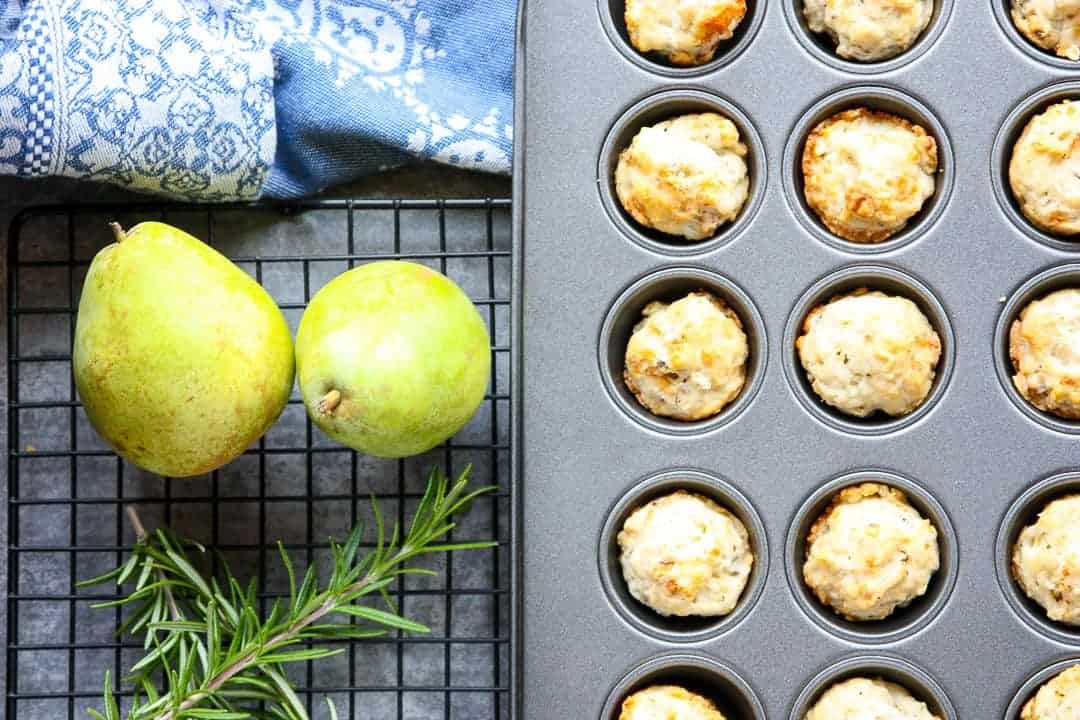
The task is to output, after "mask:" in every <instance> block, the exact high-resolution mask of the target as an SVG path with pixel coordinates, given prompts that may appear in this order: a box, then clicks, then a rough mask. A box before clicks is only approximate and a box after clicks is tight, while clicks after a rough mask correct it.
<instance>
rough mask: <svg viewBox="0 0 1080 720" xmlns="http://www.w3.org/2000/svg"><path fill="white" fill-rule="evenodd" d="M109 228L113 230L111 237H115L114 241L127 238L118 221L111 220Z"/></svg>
mask: <svg viewBox="0 0 1080 720" xmlns="http://www.w3.org/2000/svg"><path fill="white" fill-rule="evenodd" d="M109 228H110V229H111V230H112V231H113V237H115V238H116V242H124V240H126V239H127V233H126V232H124V228H122V227H120V223H118V222H111V223H109Z"/></svg>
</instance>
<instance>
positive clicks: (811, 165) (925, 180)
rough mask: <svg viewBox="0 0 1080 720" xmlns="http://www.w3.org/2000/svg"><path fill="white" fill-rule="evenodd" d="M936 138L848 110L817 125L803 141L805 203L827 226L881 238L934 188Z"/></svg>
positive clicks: (864, 239) (900, 122) (858, 238)
mask: <svg viewBox="0 0 1080 720" xmlns="http://www.w3.org/2000/svg"><path fill="white" fill-rule="evenodd" d="M937 168H938V158H937V143H936V142H935V141H934V138H933V137H932V136H930V135H929V134H927V132H926V130H925V129H923V128H922V127H920V126H919V125H916V124H914V123H912V122H910V121H908V120H906V119H905V118H902V117H899V116H897V115H892V114H890V113H885V112H879V111H877V110H870V109H869V108H864V107H861V108H853V109H850V110H843V111H841V112H839V113H837V114H835V115H833V116H832V117H829V118H827V119H825V120H823V121H822V122H820V123H818V124H817V126H815V127H814V129H813V130H812V131H810V134H809V136H807V138H806V144H805V145H804V147H803V155H802V172H803V188H804V194H805V197H806V203H807V205H809V206H810V209H811V210H813V211H814V212H815V213H816V214H817V216H818V217H819V218H821V222H823V223H824V224H825V227H827V228H828V229H829V230H830V231H831V232H833V233H834V234H836V235H838V236H840V237H842V238H844V239H845V240H850V241H852V242H857V243H876V242H881V241H883V240H887V239H888V238H890V237H892V236H893V235H895V234H896V233H898V232H900V231H901V230H903V229H904V226H906V225H907V222H908V220H910V219H911V218H912V216H914V215H915V214H916V213H917V212H919V210H921V209H922V206H923V203H924V202H926V200H927V198H929V197H930V196H931V195H933V194H934V186H935V174H936V173H937Z"/></svg>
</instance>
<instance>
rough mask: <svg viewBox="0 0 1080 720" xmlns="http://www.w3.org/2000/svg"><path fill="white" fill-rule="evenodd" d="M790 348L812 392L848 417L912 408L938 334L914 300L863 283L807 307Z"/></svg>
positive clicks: (926, 382)
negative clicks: (845, 292) (871, 289)
mask: <svg viewBox="0 0 1080 720" xmlns="http://www.w3.org/2000/svg"><path fill="white" fill-rule="evenodd" d="M795 348H796V351H797V352H798V354H799V361H800V362H801V363H802V366H803V369H804V370H805V371H806V375H807V378H808V379H809V381H810V385H811V387H813V389H814V392H815V393H817V395H818V397H820V398H821V399H822V400H823V401H824V402H825V403H826V404H828V405H830V406H832V407H834V408H836V409H837V410H839V411H841V412H843V413H845V414H847V415H853V416H855V417H867V416H869V415H872V414H873V413H875V412H882V413H884V414H886V415H890V416H894V417H899V416H902V415H907V414H908V413H911V412H912V411H914V410H915V409H916V408H918V407H919V406H920V405H922V404H923V401H925V400H926V397H927V395H929V394H930V389H931V387H932V386H933V383H934V376H935V374H936V368H937V364H938V359H939V358H940V357H941V339H940V338H939V337H938V334H937V332H936V331H935V330H934V328H933V326H932V325H931V324H930V321H929V320H927V318H926V315H924V314H923V312H922V311H921V310H920V309H919V307H918V306H917V305H916V304H915V303H913V302H912V301H911V300H908V299H907V298H905V297H900V296H898V295H886V294H885V293H883V292H880V291H877V290H874V291H870V290H867V289H865V288H863V289H859V290H856V291H854V292H852V293H848V294H845V295H839V296H837V297H834V298H832V299H831V300H829V301H828V302H827V303H825V304H823V305H818V306H817V307H815V308H814V309H813V310H811V311H810V314H809V315H807V317H806V320H805V322H804V323H803V334H802V335H801V336H800V337H799V338H798V339H796V341H795Z"/></svg>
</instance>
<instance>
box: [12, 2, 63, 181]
mask: <svg viewBox="0 0 1080 720" xmlns="http://www.w3.org/2000/svg"><path fill="white" fill-rule="evenodd" d="M34 8H35V9H33V10H31V12H30V15H29V16H28V17H27V18H26V19H25V20H24V21H23V27H22V31H21V32H20V36H21V40H22V42H24V43H25V44H26V48H27V51H28V53H27V57H28V59H29V62H30V67H29V70H30V72H29V86H28V97H29V100H30V103H29V107H28V109H27V110H28V117H27V129H28V132H27V134H26V145H25V154H24V162H23V165H22V168H21V170H20V174H21V175H27V176H31V177H33V176H36V175H46V174H48V173H49V167H50V164H51V162H52V153H53V151H52V147H53V131H54V125H53V122H54V115H55V111H56V72H55V68H54V67H53V62H54V60H53V57H52V54H51V53H50V52H49V46H48V40H49V37H50V32H51V31H50V29H49V21H48V18H46V17H45V15H44V13H43V12H42V11H40V9H39V8H40V6H34Z"/></svg>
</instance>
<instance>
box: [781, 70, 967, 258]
mask: <svg viewBox="0 0 1080 720" xmlns="http://www.w3.org/2000/svg"><path fill="white" fill-rule="evenodd" d="M857 108H866V109H868V110H870V111H876V112H883V113H888V114H889V115H894V116H896V117H898V118H901V119H902V120H906V121H908V122H910V123H912V124H913V125H917V126H919V127H921V128H922V129H923V130H924V131H925V132H926V134H927V135H928V136H930V137H931V138H933V140H934V144H935V146H936V155H937V172H936V174H935V177H934V189H933V192H932V193H931V194H930V196H929V197H927V198H926V199H925V200H924V201H923V202H922V205H921V208H920V209H919V210H918V211H917V212H915V213H914V214H913V215H912V216H911V217H910V218H908V220H907V222H906V224H904V226H903V227H902V228H901V229H899V230H898V231H896V232H894V233H893V234H891V235H890V236H889V237H887V238H886V239H884V240H881V241H879V242H852V241H851V240H847V239H845V238H842V237H840V236H839V235H837V234H835V233H833V232H832V231H831V230H829V228H828V227H826V225H825V223H824V222H822V220H821V218H820V217H819V216H818V214H817V212H815V210H814V209H813V208H811V207H810V205H809V204H808V203H807V200H806V183H805V181H804V177H803V162H802V159H803V152H804V150H805V148H806V142H807V138H808V137H809V136H810V134H811V132H812V131H813V130H814V128H816V127H817V126H818V125H819V124H821V123H822V122H825V121H826V120H828V119H829V118H832V117H834V116H836V115H837V114H839V113H841V112H844V111H845V110H854V109H857ZM954 164H955V163H954V161H953V152H952V144H951V143H950V141H949V136H948V134H947V133H946V132H945V127H944V126H943V125H942V124H941V122H940V121H938V119H937V117H936V116H935V115H934V114H933V112H931V111H930V109H929V108H927V107H926V106H925V105H924V104H923V103H921V102H919V101H918V100H916V99H915V98H913V97H911V96H910V95H907V94H905V93H902V92H900V91H899V90H895V89H893V88H888V87H879V86H858V87H850V88H845V89H843V90H840V91H838V92H835V93H833V94H831V95H828V96H826V97H824V98H822V99H821V100H819V101H818V102H816V103H815V104H814V105H812V106H811V107H810V108H809V109H807V110H806V112H805V113H803V115H802V117H801V118H800V119H799V121H798V122H797V123H796V125H795V127H794V128H793V129H792V131H791V133H790V134H789V137H788V142H787V145H786V146H785V148H784V157H783V175H784V177H783V182H784V194H785V196H786V198H787V202H788V207H789V208H790V209H791V211H792V213H793V214H794V215H795V218H796V219H797V220H798V221H799V223H800V224H801V225H802V226H803V228H804V229H806V231H807V232H809V233H810V234H811V235H812V236H813V237H815V238H816V239H818V240H820V241H821V242H823V243H826V244H827V245H830V246H832V247H834V248H836V249H838V250H842V251H844V252H850V253H857V254H871V253H883V252H888V251H891V250H896V249H898V248H901V247H903V246H905V245H908V244H909V243H912V242H914V241H915V240H917V239H918V238H920V237H922V236H924V235H925V234H926V233H927V232H928V231H929V230H930V228H931V227H932V226H933V225H934V223H935V222H936V221H937V219H938V218H939V217H941V214H942V213H943V212H944V211H945V207H946V205H947V204H948V201H949V197H950V196H951V194H952V187H953V177H954Z"/></svg>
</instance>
